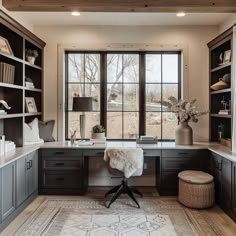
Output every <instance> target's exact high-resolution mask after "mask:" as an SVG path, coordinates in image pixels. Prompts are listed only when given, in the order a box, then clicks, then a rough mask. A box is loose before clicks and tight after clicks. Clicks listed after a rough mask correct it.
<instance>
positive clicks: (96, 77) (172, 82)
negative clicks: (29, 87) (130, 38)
mask: <svg viewBox="0 0 236 236" xmlns="http://www.w3.org/2000/svg"><path fill="white" fill-rule="evenodd" d="M170 68H171V69H170ZM145 74H146V76H145V77H146V83H145V93H146V135H152V136H158V138H159V139H173V138H174V132H175V128H176V126H177V120H176V118H175V116H174V115H173V114H172V113H171V112H168V111H169V109H168V107H167V106H165V105H164V104H163V101H167V100H168V98H169V97H170V96H174V97H178V55H177V54H147V55H146V71H145ZM100 81H101V78H100V54H99V53H98V54H90V53H88V54H83V53H70V54H69V55H68V81H67V83H68V86H67V88H68V90H67V95H68V128H72V129H77V130H78V132H77V137H78V138H80V135H79V115H80V113H79V112H72V98H73V96H91V97H93V112H86V138H90V136H91V129H92V127H93V126H94V125H95V124H99V123H100V90H101V89H105V90H106V91H105V92H106V95H107V127H106V129H107V138H109V139H134V138H136V137H137V136H138V135H139V96H140V81H139V54H135V53H134V54H113V53H111V54H108V55H107V79H106V86H105V87H104V88H101V87H100ZM68 137H69V129H68Z"/></svg>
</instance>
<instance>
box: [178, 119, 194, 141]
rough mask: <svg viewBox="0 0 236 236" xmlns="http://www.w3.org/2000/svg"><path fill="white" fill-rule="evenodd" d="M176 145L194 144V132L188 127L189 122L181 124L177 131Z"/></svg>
mask: <svg viewBox="0 0 236 236" xmlns="http://www.w3.org/2000/svg"><path fill="white" fill-rule="evenodd" d="M175 144H176V145H192V144H193V130H192V128H191V127H190V126H189V125H188V122H180V123H179V126H178V128H177V129H176V131H175Z"/></svg>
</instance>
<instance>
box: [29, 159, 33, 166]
mask: <svg viewBox="0 0 236 236" xmlns="http://www.w3.org/2000/svg"><path fill="white" fill-rule="evenodd" d="M32 167H33V161H32V160H29V168H32Z"/></svg>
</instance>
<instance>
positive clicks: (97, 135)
mask: <svg viewBox="0 0 236 236" xmlns="http://www.w3.org/2000/svg"><path fill="white" fill-rule="evenodd" d="M91 138H92V139H104V138H105V132H103V133H92V135H91Z"/></svg>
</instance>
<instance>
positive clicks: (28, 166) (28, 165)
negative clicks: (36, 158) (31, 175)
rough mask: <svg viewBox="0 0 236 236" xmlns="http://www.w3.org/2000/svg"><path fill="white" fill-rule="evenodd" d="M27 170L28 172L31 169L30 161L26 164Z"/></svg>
mask: <svg viewBox="0 0 236 236" xmlns="http://www.w3.org/2000/svg"><path fill="white" fill-rule="evenodd" d="M26 169H27V170H29V169H30V163H29V161H27V162H26Z"/></svg>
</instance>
